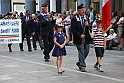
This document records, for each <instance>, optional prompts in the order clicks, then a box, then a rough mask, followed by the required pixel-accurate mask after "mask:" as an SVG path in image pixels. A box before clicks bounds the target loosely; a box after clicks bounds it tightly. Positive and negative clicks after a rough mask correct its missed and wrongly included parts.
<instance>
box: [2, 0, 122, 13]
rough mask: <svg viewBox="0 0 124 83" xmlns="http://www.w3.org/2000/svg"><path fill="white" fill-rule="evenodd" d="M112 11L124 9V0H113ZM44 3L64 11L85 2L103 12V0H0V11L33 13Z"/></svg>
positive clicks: (51, 8) (96, 11)
mask: <svg viewBox="0 0 124 83" xmlns="http://www.w3.org/2000/svg"><path fill="white" fill-rule="evenodd" d="M111 2H112V3H111V8H112V11H122V10H124V0H111ZM43 3H47V4H49V9H50V11H54V12H58V13H63V12H64V11H67V10H70V9H73V10H75V11H76V8H77V5H78V4H81V3H83V4H84V6H85V8H86V10H87V9H88V8H89V7H93V11H94V13H101V12H102V0H0V12H2V13H6V12H8V11H19V12H24V11H25V10H30V11H31V13H35V12H36V11H41V5H42V4H43Z"/></svg>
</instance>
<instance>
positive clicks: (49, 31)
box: [39, 4, 54, 62]
mask: <svg viewBox="0 0 124 83" xmlns="http://www.w3.org/2000/svg"><path fill="white" fill-rule="evenodd" d="M39 21H40V24H41V35H42V38H43V43H44V52H43V54H44V59H45V61H46V62H49V59H50V55H49V53H50V52H51V50H52V49H53V46H54V43H53V34H54V30H53V27H52V23H53V22H52V21H53V18H52V15H51V14H50V13H49V12H48V4H42V13H41V15H40V16H39Z"/></svg>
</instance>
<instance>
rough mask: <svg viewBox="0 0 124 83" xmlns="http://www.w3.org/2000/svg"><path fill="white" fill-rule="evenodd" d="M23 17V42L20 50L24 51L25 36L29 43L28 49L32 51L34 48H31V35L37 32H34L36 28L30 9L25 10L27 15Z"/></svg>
mask: <svg viewBox="0 0 124 83" xmlns="http://www.w3.org/2000/svg"><path fill="white" fill-rule="evenodd" d="M21 19H22V43H20V44H19V46H20V51H24V50H23V41H24V38H25V37H26V39H27V45H28V51H29V52H31V51H32V50H31V49H32V48H31V42H30V36H31V34H32V35H34V34H35V32H34V29H33V27H32V21H31V17H30V11H29V10H27V11H26V12H25V16H24V17H22V18H21Z"/></svg>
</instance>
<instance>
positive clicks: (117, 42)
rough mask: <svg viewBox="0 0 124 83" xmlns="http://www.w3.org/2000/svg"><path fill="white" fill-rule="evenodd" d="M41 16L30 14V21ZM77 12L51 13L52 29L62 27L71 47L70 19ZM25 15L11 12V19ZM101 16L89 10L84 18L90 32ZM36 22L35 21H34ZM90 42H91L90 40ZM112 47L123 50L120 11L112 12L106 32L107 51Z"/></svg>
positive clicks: (0, 16) (123, 22)
mask: <svg viewBox="0 0 124 83" xmlns="http://www.w3.org/2000/svg"><path fill="white" fill-rule="evenodd" d="M40 14H41V12H40V11H37V12H36V13H35V14H30V16H31V19H34V20H35V19H38V16H39V15H40ZM76 14H77V12H76V11H73V10H70V11H66V12H64V13H62V14H60V13H56V12H51V15H52V18H53V19H54V20H55V21H54V22H53V24H52V26H53V27H54V26H55V24H57V25H60V26H63V32H64V33H66V35H67V45H70V44H71V45H73V34H72V33H71V30H70V29H71V27H70V25H71V19H72V18H73V17H74V16H76ZM25 15H26V12H24V13H23V12H20V13H19V14H18V12H13V13H12V18H13V19H22V17H23V16H25ZM99 16H101V15H100V14H96V16H95V15H94V14H93V12H92V8H89V9H88V11H87V13H86V16H85V18H86V19H87V20H88V22H89V27H90V29H91V31H92V27H94V26H96V25H95V19H96V18H98V17H99ZM6 18H7V14H5V15H3V14H2V13H0V19H6ZM36 21H37V20H36ZM91 42H93V40H92V39H91ZM112 47H118V48H119V49H123V48H124V12H122V11H120V12H119V15H118V14H117V12H115V11H114V12H112V20H111V26H110V30H109V31H108V32H107V49H112Z"/></svg>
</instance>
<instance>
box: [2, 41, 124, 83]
mask: <svg viewBox="0 0 124 83" xmlns="http://www.w3.org/2000/svg"><path fill="white" fill-rule="evenodd" d="M12 48H13V52H12V53H9V52H8V48H7V45H0V83H124V51H117V50H107V51H106V52H105V57H104V58H103V61H102V66H103V69H104V71H105V72H98V71H96V70H95V69H94V68H93V65H94V63H95V61H96V58H95V52H94V49H93V48H91V49H90V53H89V55H88V57H87V60H86V62H87V72H86V73H82V72H80V71H79V70H78V68H77V66H76V65H75V63H76V62H77V50H76V47H75V46H66V48H67V53H68V55H67V56H66V57H64V58H63V69H64V70H65V72H64V73H63V74H61V75H60V74H58V73H57V69H56V65H55V60H56V58H54V57H51V59H50V62H48V63H47V62H44V60H43V54H42V52H43V51H41V50H40V49H39V48H38V50H36V51H34V50H33V51H32V52H28V51H27V46H26V43H25V45H24V50H25V51H24V52H20V51H19V46H18V45H17V44H14V45H13V46H12Z"/></svg>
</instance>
